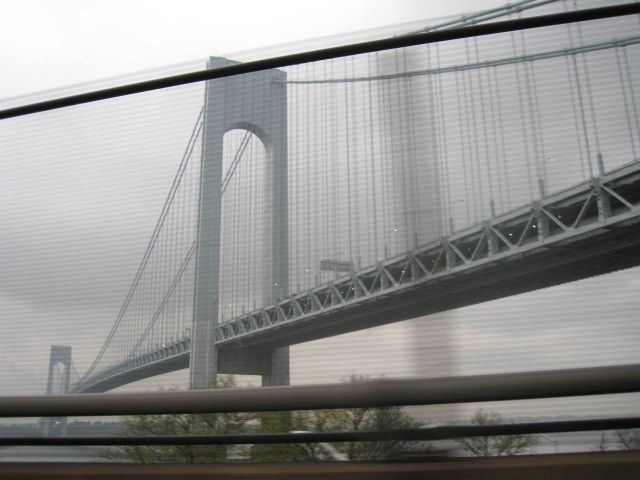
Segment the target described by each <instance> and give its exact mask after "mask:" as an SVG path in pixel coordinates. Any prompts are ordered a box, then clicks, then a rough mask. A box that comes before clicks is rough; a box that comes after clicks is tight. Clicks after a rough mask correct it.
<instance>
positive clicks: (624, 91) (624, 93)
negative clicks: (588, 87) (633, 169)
mask: <svg viewBox="0 0 640 480" xmlns="http://www.w3.org/2000/svg"><path fill="white" fill-rule="evenodd" d="M614 50H615V52H616V64H617V66H618V78H619V79H620V88H621V90H622V102H623V103H624V113H625V116H626V117H627V129H628V130H629V141H630V142H631V152H632V154H633V158H634V159H636V158H638V157H637V155H636V145H635V141H634V139H633V129H632V128H631V115H630V113H629V104H628V103H627V89H626V86H625V81H624V77H623V75H622V66H621V65H620V52H619V49H618V47H616V48H615V49H614Z"/></svg>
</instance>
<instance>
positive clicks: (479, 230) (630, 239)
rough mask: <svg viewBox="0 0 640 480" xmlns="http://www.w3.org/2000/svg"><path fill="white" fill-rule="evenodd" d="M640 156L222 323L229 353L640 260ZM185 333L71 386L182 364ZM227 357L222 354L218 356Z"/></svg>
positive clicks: (92, 387)
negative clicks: (604, 172) (532, 201)
mask: <svg viewBox="0 0 640 480" xmlns="http://www.w3.org/2000/svg"><path fill="white" fill-rule="evenodd" d="M638 247H640V161H634V162H632V163H630V164H627V165H625V166H623V167H621V168H619V169H617V170H614V171H612V172H609V173H607V174H606V175H603V176H601V177H599V178H594V179H592V180H591V181H588V182H583V183H581V184H578V185H575V186H573V187H571V188H568V189H566V190H564V191H561V192H557V193H555V194H553V195H551V196H549V197H547V198H544V199H543V200H541V201H539V202H534V203H533V204H531V205H527V206H523V207H521V208H518V209H516V210H514V211H511V212H508V213H506V214H504V215H501V216H499V217H497V218H494V219H487V220H486V221H485V222H483V223H481V224H476V225H473V226H471V227H469V228H467V229H465V230H464V231H462V232H457V233H455V234H453V235H450V236H448V237H445V238H442V239H440V240H438V241H437V242H434V243H431V244H429V245H425V246H423V247H421V248H419V249H416V250H413V251H410V252H407V253H405V254H403V255H400V256H398V257H395V258H392V259H389V260H386V261H384V262H381V263H379V264H377V265H372V266H369V267H367V268H364V269H362V270H360V271H357V272H353V273H352V274H351V275H347V276H345V277H343V278H341V279H338V280H336V281H333V282H330V283H327V284H325V285H322V286H320V287H317V288H314V289H312V290H309V291H306V292H300V293H297V294H294V295H292V296H291V297H289V298H287V299H283V300H281V301H279V302H278V303H276V304H274V305H269V306H265V307H264V308H261V309H258V310H255V311H253V312H249V313H247V314H245V315H242V316H240V317H238V318H235V319H232V320H229V321H227V322H223V323H221V324H220V325H219V326H218V328H217V332H216V344H217V345H218V347H219V349H220V352H221V358H222V362H221V363H222V369H221V371H224V370H225V364H227V363H230V362H231V359H232V358H233V356H234V355H235V356H238V355H242V354H243V352H244V354H246V353H247V352H258V353H256V354H259V352H260V350H262V349H264V350H267V349H271V348H274V347H277V346H284V345H293V344H297V343H302V342H307V341H311V340H315V339H319V338H323V337H330V336H334V335H338V334H342V333H347V332H352V331H355V330H360V329H365V328H370V327H374V326H377V325H383V324H388V323H392V322H397V321H401V320H406V319H410V318H415V317H418V316H421V315H429V314H432V313H436V312H442V311H446V310H450V309H454V308H459V307H463V306H467V305H472V304H476V303H479V302H485V301H488V300H494V299H498V298H502V297H506V296H510V295H515V294H518V293H524V292H527V291H531V290H536V289H540V288H545V287H549V286H553V285H558V284H562V283H566V282H571V281H575V280H579V279H582V278H587V277H591V276H594V275H601V274H604V273H609V272H613V271H616V270H619V269H623V268H629V267H633V266H636V265H640V250H639V248H638ZM190 345H191V341H190V339H189V338H183V339H180V340H178V341H176V342H175V343H174V344H171V345H165V346H163V347H162V348H160V349H158V350H156V351H152V352H147V353H145V354H143V355H139V356H136V357H133V358H128V359H127V360H126V361H124V362H123V363H121V364H120V365H118V366H116V367H113V368H111V369H109V370H106V371H102V372H99V373H98V374H97V375H95V376H93V377H91V378H89V379H88V380H87V381H86V382H85V383H83V384H81V385H77V386H76V387H75V389H74V391H76V392H95V391H104V390H108V389H110V388H114V387H116V386H119V385H123V384H126V383H130V382H132V381H136V380H139V379H141V378H145V377H148V376H153V375H157V374H160V373H165V372H168V371H172V370H178V369H181V368H186V367H188V365H189V351H190ZM225 359H226V360H225Z"/></svg>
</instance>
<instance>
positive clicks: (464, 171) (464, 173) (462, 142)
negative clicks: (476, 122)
mask: <svg viewBox="0 0 640 480" xmlns="http://www.w3.org/2000/svg"><path fill="white" fill-rule="evenodd" d="M453 74H454V78H455V83H456V102H457V104H458V123H459V126H458V130H459V132H460V152H461V154H462V177H463V179H464V197H465V198H464V205H465V209H466V212H467V224H466V225H465V227H466V226H467V225H471V211H470V207H469V183H468V181H467V162H466V148H465V136H464V135H465V134H464V132H465V129H464V126H463V121H462V106H461V105H460V103H461V98H460V86H459V82H458V72H454V73H453Z"/></svg>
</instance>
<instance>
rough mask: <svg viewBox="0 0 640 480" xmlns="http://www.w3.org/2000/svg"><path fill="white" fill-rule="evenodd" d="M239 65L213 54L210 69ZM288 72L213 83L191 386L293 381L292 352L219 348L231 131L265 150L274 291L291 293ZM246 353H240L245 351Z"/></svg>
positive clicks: (208, 95)
mask: <svg viewBox="0 0 640 480" xmlns="http://www.w3.org/2000/svg"><path fill="white" fill-rule="evenodd" d="M234 63H236V62H233V61H231V60H228V59H225V58H218V57H211V58H210V59H209V61H208V64H207V68H209V69H215V68H220V67H224V66H227V65H232V64H234ZM284 80H286V73H285V72H283V71H281V70H267V71H263V72H256V73H250V74H245V75H240V76H234V77H232V78H221V79H215V80H210V81H208V82H207V84H206V88H205V106H204V131H203V133H204V134H203V148H202V164H201V173H200V200H199V217H198V249H197V254H196V255H197V257H196V285H195V298H194V314H193V329H192V344H191V360H190V362H191V364H190V382H191V388H212V387H215V384H216V375H217V374H218V373H235V374H249V375H261V376H262V383H263V385H286V384H288V383H289V347H280V348H269V347H268V346H267V347H265V348H264V349H261V350H256V351H253V352H247V353H242V354H238V353H236V352H233V351H225V350H221V349H219V348H217V347H216V344H215V327H216V325H217V323H218V315H219V308H218V298H219V290H220V246H221V245H220V244H221V227H222V222H221V219H222V212H221V205H222V188H221V184H222V179H223V171H222V167H223V137H224V134H225V133H226V132H228V131H230V130H233V129H244V130H248V131H249V132H251V133H253V134H254V135H256V136H257V137H258V138H259V139H260V140H261V141H262V143H263V145H264V147H265V150H266V162H267V165H266V168H267V170H268V174H267V177H266V178H267V179H268V183H269V184H270V185H269V187H270V189H271V197H272V198H271V205H272V218H271V229H270V230H271V232H272V233H271V239H270V240H271V245H272V251H271V263H272V266H271V271H272V278H271V280H272V282H271V290H272V296H273V298H279V297H282V296H283V295H287V294H288V288H289V286H288V270H289V266H288V255H289V252H288V249H289V246H288V203H287V202H288V194H287V90H286V84H285V83H283V82H284ZM244 351H246V349H245V350H243V352H244Z"/></svg>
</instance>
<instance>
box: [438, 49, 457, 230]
mask: <svg viewBox="0 0 640 480" xmlns="http://www.w3.org/2000/svg"><path fill="white" fill-rule="evenodd" d="M436 62H437V66H436V68H438V69H439V68H440V46H439V44H437V43H436ZM435 78H436V81H437V84H436V85H437V86H438V91H439V93H438V96H437V98H438V100H439V104H440V119H441V120H440V122H439V123H441V125H442V127H441V129H442V158H443V165H444V188H445V202H446V205H447V212H448V214H447V216H448V218H449V221H448V227H449V233H453V226H454V218H453V210H452V208H451V180H450V178H449V155H448V149H447V122H446V117H445V110H444V90H443V88H442V76H441V75H437V76H436V77H435Z"/></svg>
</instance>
